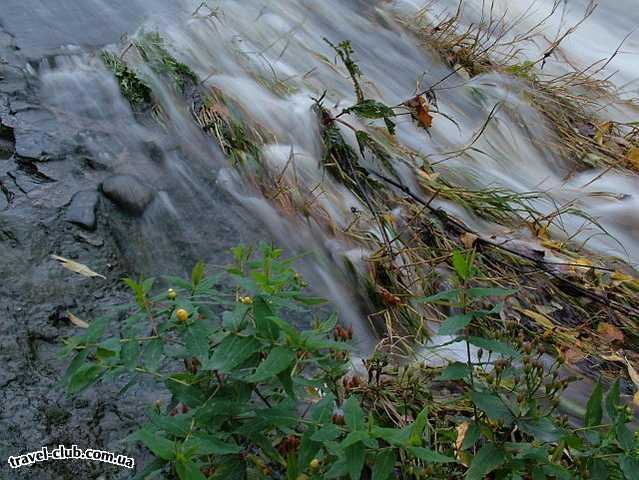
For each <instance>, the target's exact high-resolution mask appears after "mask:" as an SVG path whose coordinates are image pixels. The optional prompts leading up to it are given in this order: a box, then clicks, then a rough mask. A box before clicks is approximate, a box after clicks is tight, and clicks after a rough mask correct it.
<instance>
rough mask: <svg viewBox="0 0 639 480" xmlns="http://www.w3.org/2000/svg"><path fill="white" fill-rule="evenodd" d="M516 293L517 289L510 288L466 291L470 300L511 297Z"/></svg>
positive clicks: (471, 289)
mask: <svg viewBox="0 0 639 480" xmlns="http://www.w3.org/2000/svg"><path fill="white" fill-rule="evenodd" d="M515 293H517V290H516V289H508V288H469V289H468V290H466V294H467V295H468V297H470V298H485V297H509V296H510V295H514V294H515Z"/></svg>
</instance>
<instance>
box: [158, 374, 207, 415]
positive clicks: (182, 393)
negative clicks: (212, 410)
mask: <svg viewBox="0 0 639 480" xmlns="http://www.w3.org/2000/svg"><path fill="white" fill-rule="evenodd" d="M184 378H185V375H183V374H179V373H177V374H175V375H171V376H170V377H169V378H167V379H166V382H165V385H166V388H168V389H169V391H170V392H171V393H172V394H173V396H174V397H175V398H176V399H177V400H178V401H180V402H182V403H183V404H185V405H187V406H189V407H190V408H197V407H199V406H200V405H202V404H203V403H204V402H205V401H206V395H205V394H204V393H203V392H202V390H200V389H199V388H198V387H197V386H195V385H185V384H184V383H182V381H184Z"/></svg>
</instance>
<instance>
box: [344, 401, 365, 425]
mask: <svg viewBox="0 0 639 480" xmlns="http://www.w3.org/2000/svg"><path fill="white" fill-rule="evenodd" d="M344 419H345V420H346V425H347V426H348V429H349V430H350V431H351V432H355V431H357V430H364V429H365V424H364V411H363V410H362V407H360V406H359V400H357V398H356V397H355V396H350V397H348V400H346V402H344Z"/></svg>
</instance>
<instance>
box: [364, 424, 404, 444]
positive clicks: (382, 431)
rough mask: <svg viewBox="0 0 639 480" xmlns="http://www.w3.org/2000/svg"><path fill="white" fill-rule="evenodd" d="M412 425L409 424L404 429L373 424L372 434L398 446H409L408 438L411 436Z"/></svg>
mask: <svg viewBox="0 0 639 480" xmlns="http://www.w3.org/2000/svg"><path fill="white" fill-rule="evenodd" d="M410 432H411V426H410V425H408V426H407V427H404V428H403V429H401V430H400V429H398V428H385V427H378V426H376V425H375V426H373V428H372V431H371V435H373V436H375V437H376V438H381V439H382V440H384V441H385V442H388V443H390V444H391V445H395V446H396V447H405V446H408V439H409V438H410Z"/></svg>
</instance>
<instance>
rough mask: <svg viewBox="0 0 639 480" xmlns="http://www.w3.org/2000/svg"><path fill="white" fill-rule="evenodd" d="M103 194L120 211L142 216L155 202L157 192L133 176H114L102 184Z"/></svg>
mask: <svg viewBox="0 0 639 480" xmlns="http://www.w3.org/2000/svg"><path fill="white" fill-rule="evenodd" d="M101 188H102V193H103V194H104V196H105V197H107V198H108V199H109V200H111V201H112V202H113V203H115V204H116V205H117V206H118V207H119V208H120V209H122V210H124V211H126V212H127V213H130V214H132V215H142V214H143V213H144V210H146V207H147V206H148V205H149V203H151V202H152V201H153V198H154V197H155V192H154V191H153V190H152V189H151V187H149V186H148V185H145V184H144V183H143V182H142V181H140V180H139V179H137V178H136V177H134V176H132V175H114V176H112V177H109V178H107V179H106V180H105V181H104V182H102V186H101Z"/></svg>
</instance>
